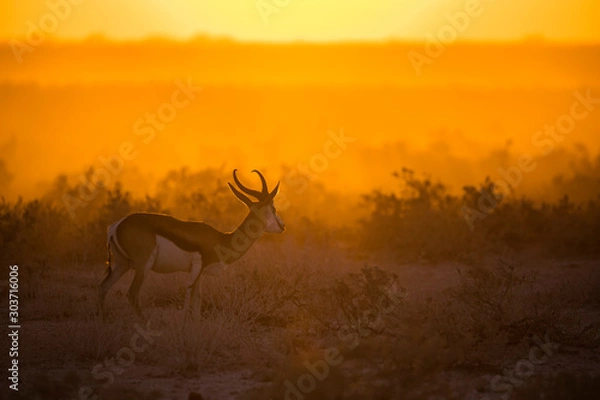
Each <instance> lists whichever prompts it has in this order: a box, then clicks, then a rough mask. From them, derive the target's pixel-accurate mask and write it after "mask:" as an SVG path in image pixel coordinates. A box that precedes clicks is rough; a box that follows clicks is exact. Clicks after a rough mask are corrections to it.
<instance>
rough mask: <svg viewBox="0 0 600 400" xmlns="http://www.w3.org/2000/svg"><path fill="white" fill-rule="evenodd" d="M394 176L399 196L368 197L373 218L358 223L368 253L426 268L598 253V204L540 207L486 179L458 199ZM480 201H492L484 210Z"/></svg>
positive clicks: (437, 186) (424, 181)
mask: <svg viewBox="0 0 600 400" xmlns="http://www.w3.org/2000/svg"><path fill="white" fill-rule="evenodd" d="M394 176H395V177H396V178H398V180H399V181H400V182H399V183H400V187H399V190H398V191H394V192H391V193H384V192H381V191H378V190H376V191H373V192H372V193H369V194H367V195H364V196H363V205H364V206H365V207H366V208H367V209H368V210H370V211H369V215H368V217H366V218H363V219H362V220H361V221H360V223H359V226H358V231H357V235H356V238H357V239H356V241H355V242H356V243H357V245H358V246H360V247H362V248H363V249H366V250H368V251H372V252H373V251H378V252H384V253H387V254H391V255H393V256H394V257H395V258H396V259H398V260H400V261H428V262H436V261H444V260H445V261H449V260H453V259H456V258H457V257H464V256H465V255H469V254H473V253H479V254H486V253H490V252H492V253H502V252H503V251H505V250H506V249H508V250H510V251H515V252H533V253H535V254H536V255H544V256H558V257H573V256H576V257H582V256H583V257H590V256H595V255H598V254H600V244H599V243H598V241H597V240H595V239H594V238H596V237H598V235H600V197H598V198H597V199H594V200H590V201H588V202H587V203H575V202H573V201H572V200H571V199H570V198H569V197H568V196H567V195H565V196H564V197H563V198H561V199H560V200H559V201H558V202H556V203H555V204H548V203H541V204H536V203H535V202H534V201H532V200H531V199H528V198H526V197H520V198H518V197H516V196H508V197H507V196H504V195H502V194H501V193H499V192H498V189H497V188H496V187H495V185H494V184H493V183H492V182H491V181H490V180H489V179H486V180H485V181H484V182H483V183H482V184H480V185H479V187H475V186H465V187H463V194H462V196H457V195H453V194H449V192H448V190H447V188H446V186H444V185H443V184H442V183H434V182H433V181H432V180H431V179H430V178H428V177H424V178H417V177H415V175H414V173H413V171H411V170H408V169H403V170H402V173H401V174H398V173H395V174H394ZM483 194H485V196H483ZM482 196H483V197H484V198H486V199H487V200H485V201H483V204H484V205H485V206H486V209H485V210H483V211H482V209H481V204H482ZM486 196H487V197H486ZM468 220H471V222H468ZM471 228H472V229H471Z"/></svg>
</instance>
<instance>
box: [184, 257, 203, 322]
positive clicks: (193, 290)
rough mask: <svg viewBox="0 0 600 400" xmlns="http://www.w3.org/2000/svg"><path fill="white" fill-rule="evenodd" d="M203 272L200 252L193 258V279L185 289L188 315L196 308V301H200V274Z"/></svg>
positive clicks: (185, 304) (185, 308)
mask: <svg viewBox="0 0 600 400" xmlns="http://www.w3.org/2000/svg"><path fill="white" fill-rule="evenodd" d="M201 273H202V256H201V255H200V254H199V253H196V254H195V255H194V257H193V258H192V265H191V273H190V275H191V280H190V282H191V283H190V284H189V285H188V287H187V288H186V291H185V302H184V304H183V310H184V312H185V313H186V315H188V316H189V315H192V311H193V308H194V303H196V301H198V299H197V298H196V297H197V292H198V290H199V286H200V274H201ZM200 311H202V298H200Z"/></svg>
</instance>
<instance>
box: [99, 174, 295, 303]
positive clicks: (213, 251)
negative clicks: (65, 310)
mask: <svg viewBox="0 0 600 400" xmlns="http://www.w3.org/2000/svg"><path fill="white" fill-rule="evenodd" d="M236 172H237V170H234V171H233V179H234V181H235V183H236V184H237V185H238V187H239V188H240V190H242V191H243V192H244V193H246V194H248V195H250V196H254V197H255V198H256V199H257V201H252V200H250V198H248V197H247V196H246V195H245V194H244V193H242V192H240V191H239V190H238V189H236V188H235V187H234V186H233V185H231V183H228V185H229V187H230V189H231V190H232V191H233V193H234V195H235V196H236V197H237V198H238V199H239V200H240V201H242V202H243V203H244V204H246V206H247V207H248V208H249V209H250V212H249V213H248V215H247V216H246V218H245V219H244V221H243V222H242V223H241V224H240V226H239V227H238V228H237V229H236V230H235V231H233V232H220V231H218V230H217V229H215V228H213V227H212V226H210V225H208V224H206V223H204V222H194V221H182V220H179V219H176V218H173V217H171V216H168V215H162V214H152V213H135V214H130V215H128V216H127V217H125V218H123V219H121V220H119V221H117V222H115V223H114V224H112V225H111V226H110V227H109V228H108V236H107V249H108V254H109V256H108V267H107V271H106V276H105V277H104V279H103V280H102V282H101V283H100V286H99V289H98V292H99V310H100V312H103V303H104V299H105V297H106V294H107V292H108V291H109V290H110V288H111V287H112V286H113V285H114V284H115V283H116V282H117V281H118V280H119V279H120V278H121V277H122V276H123V274H125V272H127V271H129V269H133V270H134V271H135V275H134V278H133V282H132V283H131V286H130V288H129V291H128V293H127V297H128V299H129V302H130V303H131V305H132V306H133V308H134V309H135V311H136V312H137V313H138V314H141V309H140V306H139V292H140V288H141V286H142V284H143V282H144V280H145V277H146V276H147V275H148V273H149V272H150V271H154V272H158V273H170V272H178V271H180V272H188V273H190V281H189V282H190V283H189V285H188V290H187V293H186V305H185V308H187V309H188V311H189V308H190V301H191V300H192V299H195V298H196V292H197V290H198V286H199V279H200V276H201V275H202V274H203V273H208V274H211V273H216V272H219V271H220V270H222V269H224V268H226V267H227V265H228V264H230V263H232V262H234V261H236V260H238V259H239V258H240V257H242V255H243V254H244V253H245V252H246V251H247V250H248V249H249V248H250V246H251V245H252V244H253V243H254V242H255V241H256V240H257V239H258V238H259V237H260V236H261V235H262V233H263V232H270V233H282V232H283V231H284V230H285V226H284V224H283V222H282V221H281V219H280V218H279V216H278V215H277V213H276V210H275V207H274V206H273V199H274V197H275V195H276V194H277V192H278V190H279V183H278V184H277V186H276V187H275V189H274V190H273V191H271V192H269V190H268V188H267V183H266V180H265V178H264V177H263V175H262V174H261V173H260V172H258V171H256V170H253V172H256V173H257V174H258V175H259V177H260V180H261V182H262V189H261V191H257V190H253V189H249V188H247V187H245V186H244V185H242V184H241V182H240V181H239V180H238V178H237V176H236Z"/></svg>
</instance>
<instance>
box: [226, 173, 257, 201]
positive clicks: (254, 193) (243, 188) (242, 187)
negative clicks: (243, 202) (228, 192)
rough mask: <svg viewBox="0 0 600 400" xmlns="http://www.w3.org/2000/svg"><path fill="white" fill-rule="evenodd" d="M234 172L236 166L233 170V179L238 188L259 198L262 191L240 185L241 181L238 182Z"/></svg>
mask: <svg viewBox="0 0 600 400" xmlns="http://www.w3.org/2000/svg"><path fill="white" fill-rule="evenodd" d="M236 173H237V168H236V169H234V170H233V180H234V181H235V183H236V185H238V186H239V188H240V189H242V191H244V192H245V193H246V194H249V195H251V196H254V197H256V198H257V199H260V198H261V197H262V196H263V193H261V192H259V191H258V190H254V189H250V188H248V187H246V186H244V185H242V182H240V180H239V179H238V177H237V175H236ZM263 181H264V178H263Z"/></svg>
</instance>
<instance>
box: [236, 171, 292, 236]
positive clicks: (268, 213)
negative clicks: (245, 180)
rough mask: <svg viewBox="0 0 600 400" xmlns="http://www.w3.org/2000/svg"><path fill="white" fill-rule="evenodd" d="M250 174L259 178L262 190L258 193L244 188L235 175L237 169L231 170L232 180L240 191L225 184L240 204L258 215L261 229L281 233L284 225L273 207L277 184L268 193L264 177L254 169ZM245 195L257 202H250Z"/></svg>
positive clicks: (277, 189)
mask: <svg viewBox="0 0 600 400" xmlns="http://www.w3.org/2000/svg"><path fill="white" fill-rule="evenodd" d="M252 172H256V173H257V174H258V176H259V178H260V181H261V183H262V188H261V190H260V191H259V190H254V189H250V188H248V187H246V186H244V185H243V184H242V183H241V182H240V180H239V179H238V177H237V175H236V173H237V169H234V170H233V180H234V181H235V183H236V185H237V186H238V187H239V188H240V189H239V190H238V189H237V188H236V187H235V186H233V185H232V184H231V183H227V184H228V185H229V188H230V189H231V191H232V192H233V194H234V195H235V197H237V198H238V199H239V200H240V201H241V202H242V203H244V204H245V205H246V206H247V207H248V208H249V209H250V210H251V211H252V212H254V213H258V214H259V215H260V220H261V221H262V223H263V228H264V230H265V232H269V233H282V232H283V231H284V230H285V225H284V223H283V221H282V220H281V218H279V215H277V210H275V206H274V205H273V199H274V198H275V196H276V195H277V192H278V191H279V182H277V185H276V186H275V188H274V189H273V190H272V191H270V192H269V189H268V188H267V181H266V180H265V177H264V176H263V175H262V174H261V173H260V172H259V171H257V170H255V169H254V170H252ZM240 190H241V191H240ZM242 192H243V193H242ZM244 193H245V194H244ZM246 195H249V196H253V197H254V198H256V200H257V201H253V200H251V199H250V198H249V197H248V196H246Z"/></svg>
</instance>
